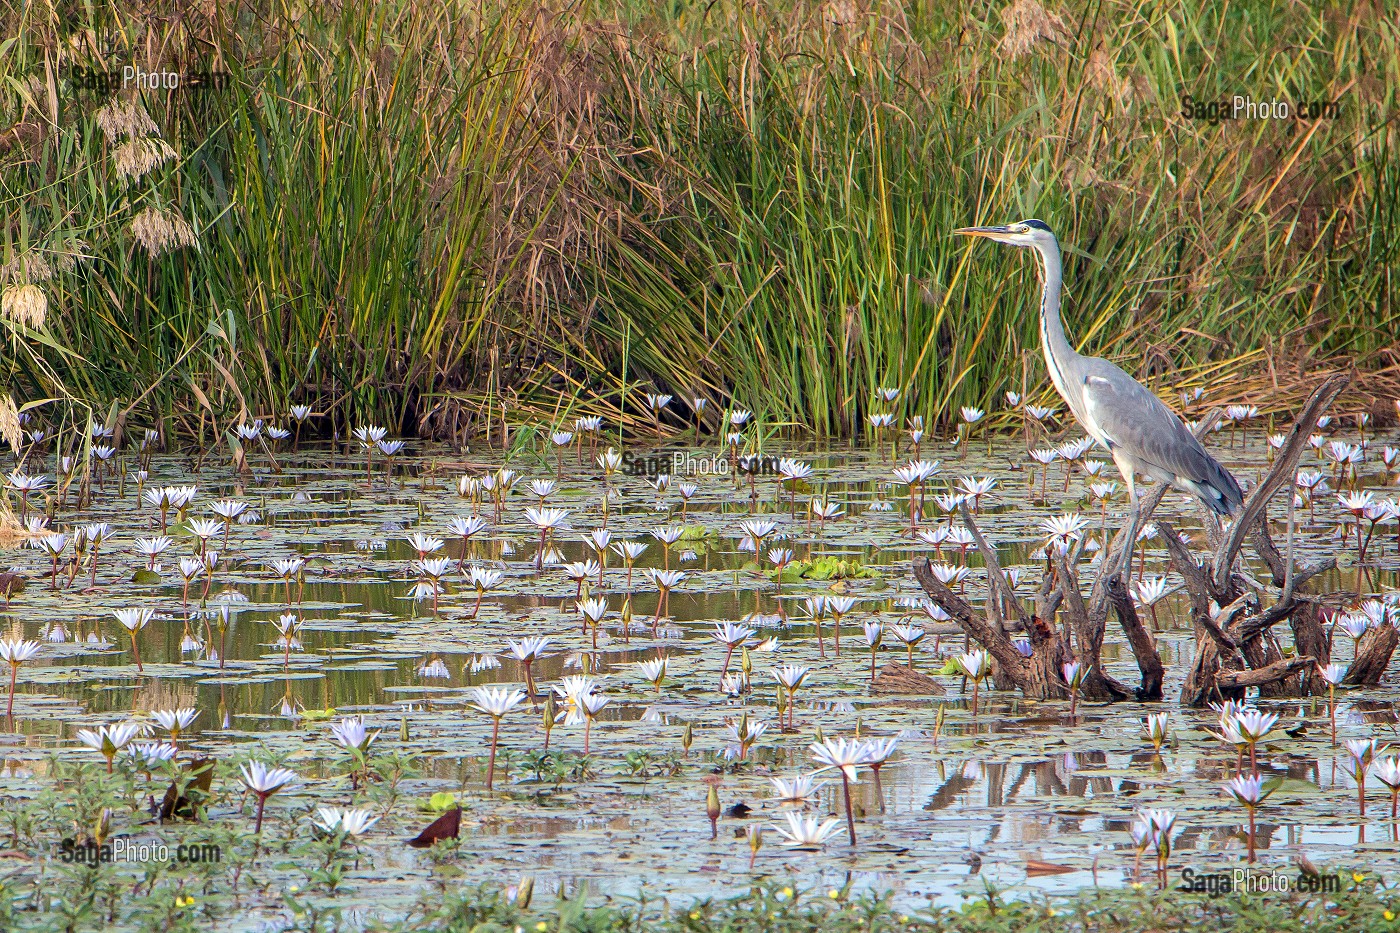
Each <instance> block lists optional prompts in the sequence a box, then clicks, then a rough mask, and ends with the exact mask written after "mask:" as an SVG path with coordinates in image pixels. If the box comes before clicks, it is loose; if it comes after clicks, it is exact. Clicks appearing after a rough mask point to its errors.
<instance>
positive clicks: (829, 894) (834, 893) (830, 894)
mask: <svg viewBox="0 0 1400 933" xmlns="http://www.w3.org/2000/svg"><path fill="white" fill-rule="evenodd" d="M826 896H827V897H829V898H831V899H832V900H833V901H834V900H836V899H837V898H838V897H840V896H841V892H840V891H838V890H836V889H835V888H832V889H831V890H830V891H827V892H826Z"/></svg>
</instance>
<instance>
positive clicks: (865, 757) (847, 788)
mask: <svg viewBox="0 0 1400 933" xmlns="http://www.w3.org/2000/svg"><path fill="white" fill-rule="evenodd" d="M809 748H810V749H811V752H812V757H813V758H814V759H815V760H816V762H817V764H819V765H821V767H820V768H818V769H817V770H816V771H815V772H814V773H815V774H820V773H821V772H823V771H828V770H831V769H833V768H834V769H836V770H837V771H839V772H841V789H842V791H843V792H844V795H845V800H846V829H847V830H848V831H849V833H850V838H851V845H855V844H856V822H855V816H854V815H853V813H852V810H851V785H852V784H856V783H859V780H858V779H857V777H856V774H857V769H858V768H859V767H860V766H861V765H863V764H867V763H868V762H869V760H870V746H869V744H867V743H866V742H862V741H861V740H859V739H827V740H826V741H824V742H814V743H812V745H810V746H809Z"/></svg>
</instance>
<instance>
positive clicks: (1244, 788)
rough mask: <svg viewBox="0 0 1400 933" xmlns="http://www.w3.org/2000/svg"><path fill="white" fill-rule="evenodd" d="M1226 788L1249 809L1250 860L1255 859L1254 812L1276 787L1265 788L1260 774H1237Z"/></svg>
mask: <svg viewBox="0 0 1400 933" xmlns="http://www.w3.org/2000/svg"><path fill="white" fill-rule="evenodd" d="M1225 790H1226V792H1227V793H1229V794H1230V796H1232V797H1234V798H1235V800H1236V801H1238V802H1239V803H1240V805H1241V806H1243V807H1244V808H1245V809H1246V810H1248V811H1249V860H1250V861H1251V862H1253V861H1254V812H1255V811H1256V810H1258V809H1259V805H1260V804H1262V803H1263V802H1264V801H1265V800H1266V799H1267V798H1268V796H1269V795H1270V794H1272V793H1273V792H1274V788H1273V787H1270V788H1269V789H1268V790H1265V789H1264V779H1263V778H1261V777H1260V776H1259V775H1257V774H1255V775H1250V776H1248V777H1246V776H1245V775H1242V774H1240V775H1236V776H1235V777H1234V778H1232V779H1231V780H1230V781H1229V782H1228V783H1226V784H1225Z"/></svg>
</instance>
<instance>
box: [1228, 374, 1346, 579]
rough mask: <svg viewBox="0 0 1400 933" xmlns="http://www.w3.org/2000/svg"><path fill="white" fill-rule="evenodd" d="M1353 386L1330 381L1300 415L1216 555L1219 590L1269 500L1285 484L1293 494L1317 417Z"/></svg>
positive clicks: (1342, 378)
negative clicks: (1297, 469)
mask: <svg viewBox="0 0 1400 933" xmlns="http://www.w3.org/2000/svg"><path fill="white" fill-rule="evenodd" d="M1349 382H1351V377H1350V376H1347V375H1341V374H1339V375H1336V376H1332V377H1331V378H1329V379H1327V380H1326V381H1324V382H1323V383H1322V385H1320V386H1318V387H1317V389H1316V391H1314V392H1313V394H1312V396H1311V397H1310V398H1309V399H1308V401H1307V404H1306V405H1304V406H1303V410H1302V411H1301V412H1299V414H1298V417H1297V419H1295V420H1294V422H1293V429H1292V430H1291V431H1289V433H1288V439H1287V440H1285V441H1284V442H1283V447H1281V448H1279V452H1278V454H1277V455H1276V456H1275V457H1274V466H1273V469H1271V470H1270V471H1269V474H1268V475H1267V476H1265V477H1264V480H1263V482H1261V483H1260V484H1259V485H1258V486H1256V487H1255V488H1254V491H1253V492H1252V493H1251V494H1250V496H1249V498H1248V499H1246V500H1245V504H1244V508H1243V509H1242V510H1241V511H1240V514H1239V516H1238V518H1237V519H1236V521H1235V524H1234V525H1233V526H1232V527H1231V528H1230V533H1229V535H1228V536H1226V538H1225V543H1224V544H1223V545H1222V546H1221V548H1220V550H1219V551H1218V552H1217V553H1216V555H1215V573H1214V578H1215V585H1216V587H1218V588H1219V589H1222V590H1223V589H1225V588H1226V578H1227V576H1228V574H1229V572H1230V567H1231V566H1233V565H1234V563H1235V555H1237V554H1238V553H1239V552H1240V546H1241V545H1242V544H1243V543H1244V539H1245V535H1247V534H1249V532H1250V529H1252V528H1253V527H1254V526H1255V524H1256V523H1258V522H1259V521H1260V520H1261V519H1267V517H1268V510H1269V500H1271V499H1272V498H1273V497H1274V496H1275V495H1276V494H1277V493H1278V491H1279V490H1280V489H1282V488H1284V486H1285V484H1286V485H1287V488H1288V493H1289V495H1292V494H1293V483H1294V475H1295V474H1294V469H1295V468H1296V467H1297V465H1298V458H1299V457H1301V456H1302V455H1303V451H1304V450H1305V449H1306V448H1307V445H1308V437H1309V435H1310V434H1311V433H1312V430H1313V427H1314V425H1316V424H1317V419H1318V417H1319V416H1320V415H1321V414H1322V412H1323V411H1325V410H1326V409H1327V407H1328V406H1329V405H1331V404H1332V402H1333V401H1335V400H1336V398H1337V396H1338V395H1341V393H1342V390H1343V389H1345V388H1346V387H1347V384H1348V383H1349Z"/></svg>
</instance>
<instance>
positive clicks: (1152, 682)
mask: <svg viewBox="0 0 1400 933" xmlns="http://www.w3.org/2000/svg"><path fill="white" fill-rule="evenodd" d="M1107 592H1108V600H1109V602H1110V603H1111V604H1112V605H1113V609H1114V612H1115V613H1117V615H1118V622H1119V624H1121V625H1122V626H1123V633H1124V634H1125V635H1126V636H1127V637H1128V646H1129V647H1130V648H1132V650H1133V657H1134V658H1136V659H1137V665H1138V670H1139V671H1141V672H1142V685H1141V686H1140V687H1138V689H1137V692H1136V695H1137V698H1138V699H1139V700H1160V699H1161V698H1162V680H1163V678H1164V677H1165V676H1166V670H1165V668H1163V666H1162V656H1161V655H1159V654H1158V653H1157V641H1156V639H1154V638H1153V637H1152V633H1151V632H1149V631H1148V630H1147V626H1145V625H1143V624H1142V619H1141V618H1140V617H1139V616H1138V614H1137V607H1136V606H1134V605H1133V600H1132V597H1130V596H1129V595H1128V588H1127V587H1126V586H1125V585H1124V584H1123V581H1122V580H1121V579H1119V578H1118V577H1116V576H1115V577H1113V578H1112V579H1111V580H1109V581H1108V585H1107Z"/></svg>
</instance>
